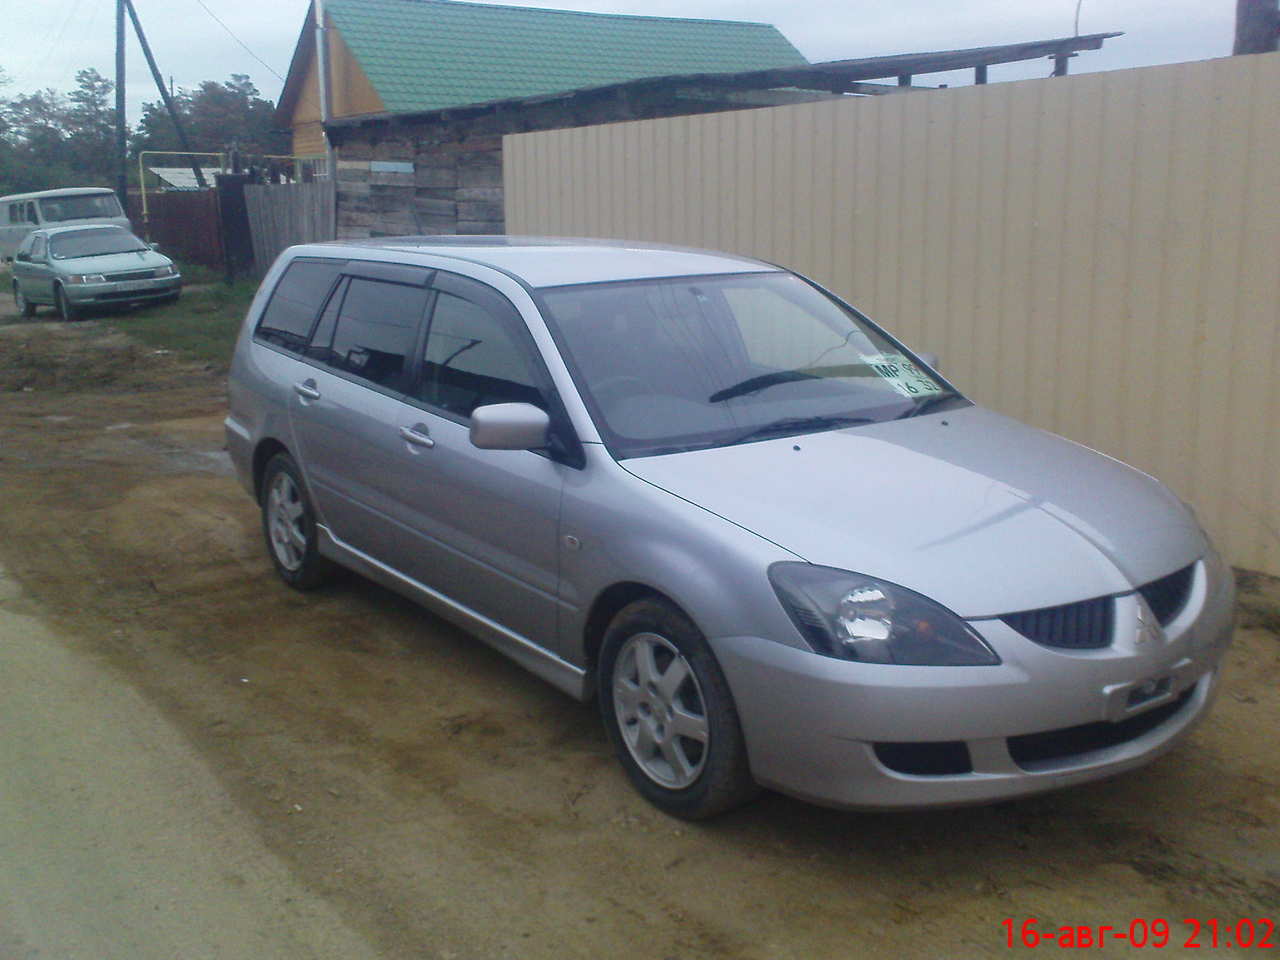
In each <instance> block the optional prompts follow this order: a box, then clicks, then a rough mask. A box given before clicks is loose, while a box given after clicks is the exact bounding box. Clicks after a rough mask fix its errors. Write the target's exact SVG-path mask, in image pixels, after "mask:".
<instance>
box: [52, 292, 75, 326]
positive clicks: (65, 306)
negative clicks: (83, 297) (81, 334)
mask: <svg viewBox="0 0 1280 960" xmlns="http://www.w3.org/2000/svg"><path fill="white" fill-rule="evenodd" d="M53 299H54V302H55V304H56V305H57V307H58V316H60V317H61V318H62V319H63V320H65V321H66V322H67V323H71V322H72V321H73V320H79V319H80V311H79V310H78V309H77V308H76V307H75V306H74V305H73V304H72V303H71V301H70V300H68V299H67V295H66V293H65V292H63V289H62V287H55V288H54V295H53Z"/></svg>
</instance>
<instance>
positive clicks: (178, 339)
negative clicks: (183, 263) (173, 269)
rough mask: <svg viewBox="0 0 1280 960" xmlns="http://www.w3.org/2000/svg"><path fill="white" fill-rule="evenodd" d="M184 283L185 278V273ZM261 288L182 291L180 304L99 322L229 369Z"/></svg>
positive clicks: (243, 283) (247, 284)
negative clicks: (252, 302) (237, 341)
mask: <svg viewBox="0 0 1280 960" xmlns="http://www.w3.org/2000/svg"><path fill="white" fill-rule="evenodd" d="M183 279H184V281H185V280H186V275H185V272H184V275H183ZM257 289H258V281H257V280H254V279H251V278H248V279H244V280H240V281H237V282H236V283H234V284H232V285H231V286H227V285H226V284H225V283H216V284H213V285H212V286H210V287H208V288H206V289H202V290H192V291H187V292H184V293H183V294H182V297H181V299H179V300H178V301H177V302H176V303H167V304H164V305H163V306H157V307H148V308H144V309H141V310H137V311H134V312H132V313H117V314H106V315H104V316H102V317H101V319H102V321H103V322H105V323H107V324H109V325H110V326H112V327H114V328H115V329H116V330H119V331H121V332H122V333H127V334H128V335H129V336H131V337H133V338H134V339H136V340H139V341H140V342H142V343H145V344H147V346H150V347H155V348H156V349H159V350H173V351H175V352H177V353H181V354H185V355H186V356H188V357H191V358H192V359H195V360H201V361H203V362H205V363H207V364H210V365H212V366H213V367H214V368H215V369H219V370H225V369H227V367H229V366H230V364H231V350H232V348H233V347H234V346H235V342H236V335H237V334H238V333H239V332H240V323H241V321H242V320H243V319H244V315H245V312H246V311H247V310H248V309H249V304H250V302H251V301H252V300H253V295H254V293H255V292H257Z"/></svg>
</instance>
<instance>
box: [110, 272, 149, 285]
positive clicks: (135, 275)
mask: <svg viewBox="0 0 1280 960" xmlns="http://www.w3.org/2000/svg"><path fill="white" fill-rule="evenodd" d="M155 275H156V272H155V271H154V270H134V271H132V272H130V273H108V274H107V280H108V281H110V282H111V283H115V282H116V281H118V280H150V279H151V278H152V277H154V276H155Z"/></svg>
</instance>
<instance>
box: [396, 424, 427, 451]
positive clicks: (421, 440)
mask: <svg viewBox="0 0 1280 960" xmlns="http://www.w3.org/2000/svg"><path fill="white" fill-rule="evenodd" d="M400 437H401V439H403V440H404V441H405V442H406V443H412V444H413V445H414V446H415V447H428V448H430V447H434V446H435V445H436V442H435V441H434V440H432V439H431V438H430V437H429V436H427V428H426V427H425V426H424V425H423V424H421V423H416V424H414V425H413V426H412V427H401V428H400Z"/></svg>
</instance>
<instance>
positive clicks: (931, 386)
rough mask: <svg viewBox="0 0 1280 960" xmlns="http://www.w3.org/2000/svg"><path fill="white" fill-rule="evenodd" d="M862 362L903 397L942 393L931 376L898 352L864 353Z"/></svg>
mask: <svg viewBox="0 0 1280 960" xmlns="http://www.w3.org/2000/svg"><path fill="white" fill-rule="evenodd" d="M862 362H863V363H865V364H867V366H869V367H871V369H872V370H874V371H875V372H876V373H877V374H879V375H880V377H882V378H883V379H885V380H887V381H888V382H889V385H890V386H892V387H893V389H895V390H897V391H898V392H899V393H900V394H902V395H903V396H904V397H928V396H932V395H933V394H937V393H942V388H941V387H940V386H938V385H937V384H936V383H935V382H934V381H933V378H932V377H930V376H929V375H928V374H927V373H925V372H924V371H923V370H921V369H920V368H919V367H918V366H916V364H915V363H914V362H912V361H911V360H909V359H908V358H907V357H904V356H903V355H902V354H900V353H880V354H864V355H863V357H862Z"/></svg>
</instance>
